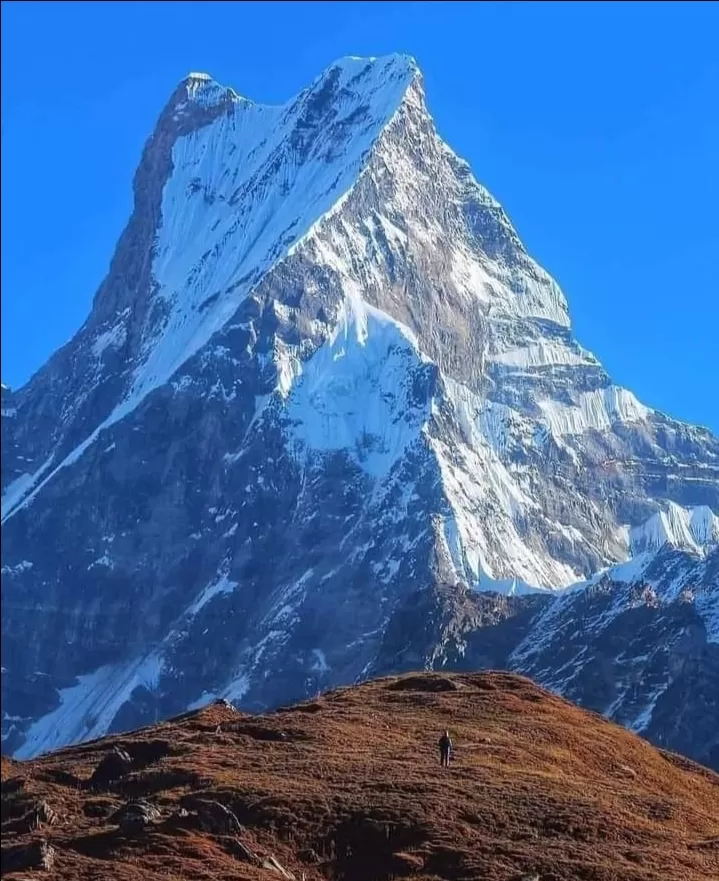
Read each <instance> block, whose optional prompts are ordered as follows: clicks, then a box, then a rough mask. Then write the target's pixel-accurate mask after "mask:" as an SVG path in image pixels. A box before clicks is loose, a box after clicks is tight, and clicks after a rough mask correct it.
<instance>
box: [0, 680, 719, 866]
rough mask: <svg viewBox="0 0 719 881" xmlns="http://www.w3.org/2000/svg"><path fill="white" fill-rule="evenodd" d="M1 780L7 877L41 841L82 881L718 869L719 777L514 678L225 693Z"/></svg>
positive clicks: (10, 771) (40, 849)
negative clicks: (270, 706)
mask: <svg viewBox="0 0 719 881" xmlns="http://www.w3.org/2000/svg"><path fill="white" fill-rule="evenodd" d="M445 728H449V730H450V732H451V734H452V737H453V739H454V743H455V755H454V759H453V763H452V766H451V767H450V769H449V771H446V770H444V769H441V768H440V766H439V759H438V755H437V747H436V742H437V739H438V737H439V735H440V733H441V731H442V730H444V729H445ZM2 778H3V783H2V829H3V876H4V877H5V876H6V875H7V876H8V877H17V878H20V877H26V876H25V875H23V874H22V873H21V872H18V873H14V872H6V866H7V865H10V863H9V862H6V860H7V861H9V860H11V859H15V860H16V859H18V857H17V854H18V853H21V852H22V851H23V848H26V849H27V853H29V854H30V855H31V857H32V856H33V855H34V857H36V858H37V859H38V860H40V861H42V862H44V864H45V865H46V866H47V868H46V869H45V872H44V873H43V877H52V878H56V879H74V881H75V879H77V881H83V879H88V881H89V879H91V878H92V879H95V878H99V877H102V878H103V879H123V881H125V879H127V881H130V879H140V878H142V879H150V881H151V879H177V881H179V879H188V878H192V879H198V881H203V879H207V881H210V879H213V881H216V879H219V878H222V879H228V881H229V879H272V878H275V879H279V878H285V879H296V881H300V879H304V881H314V879H317V881H319V879H343V881H361V879H362V881H367V879H378V881H379V879H387V881H389V879H400V878H405V877H407V878H409V877H411V878H413V879H445V878H446V879H455V881H460V879H470V878H482V879H486V881H500V879H501V881H510V879H513V881H520V879H525V881H528V879H534V881H560V879H561V881H565V879H585V881H586V879H593V881H618V879H622V881H650V879H654V881H658V879H660V878H661V879H662V881H672V879H682V881H684V879H688V878H691V879H697V881H699V879H716V878H717V877H719V776H718V775H716V774H715V773H714V772H712V771H710V770H708V769H705V768H703V767H702V766H700V765H697V764H695V763H693V762H691V761H689V760H688V759H684V758H681V757H679V756H677V755H674V754H671V753H667V752H663V751H661V750H657V749H656V748H654V747H652V746H650V745H649V744H648V743H647V742H645V741H644V740H642V739H641V738H639V737H638V736H636V735H634V734H632V733H631V732H628V731H626V730H624V729H622V728H621V727H619V726H617V725H615V724H614V723H612V722H609V721H608V720H606V719H604V718H603V717H602V716H599V715H598V714H595V713H591V712H588V711H585V710H581V709H579V708H577V707H576V706H574V705H572V704H570V703H569V702H567V701H565V700H564V699H562V698H560V697H557V696H555V695H552V694H550V693H548V692H545V691H543V690H542V689H541V688H539V687H538V686H536V685H534V684H532V683H531V682H530V681H529V680H527V679H525V678H523V677H520V676H515V675H511V674H508V673H499V672H490V673H482V674H469V673H467V674H442V673H426V672H422V673H411V674H407V675H404V676H399V677H389V678H384V679H379V680H375V681H372V682H368V683H364V684H362V685H358V686H352V687H347V688H342V689H339V690H337V691H334V692H331V693H329V694H326V695H324V696H320V697H318V698H317V699H316V700H314V701H310V702H306V703H303V704H299V705H296V706H293V707H287V708H283V709H280V710H277V711H275V712H273V713H269V714H266V715H257V716H255V715H248V714H245V713H242V712H238V711H237V710H235V709H234V708H233V707H232V706H231V705H230V704H228V703H226V702H223V701H217V702H215V703H212V704H210V705H208V706H206V707H204V708H202V709H200V710H194V711H191V712H188V713H185V714H183V715H182V716H178V717H175V718H173V719H170V720H168V721H166V722H162V723H160V724H157V725H154V726H150V727H147V728H143V729H140V730H138V731H135V732H132V733H128V734H123V735H115V736H111V737H107V738H103V739H101V740H96V741H92V742H90V743H85V744H83V745H80V746H75V747H68V748H65V749H62V750H59V751H58V752H55V753H51V754H48V755H46V756H43V757H41V758H38V759H35V760H33V761H29V762H17V761H14V760H11V759H6V758H5V757H3V759H2ZM138 818H139V819H138ZM33 847H34V849H33Z"/></svg>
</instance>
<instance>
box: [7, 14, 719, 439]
mask: <svg viewBox="0 0 719 881" xmlns="http://www.w3.org/2000/svg"><path fill="white" fill-rule="evenodd" d="M717 33H719V4H715V3H704V2H699V3H690V2H679V3H672V2H659V3H652V2H639V3H604V2H598V3H591V2H581V3H565V2H559V3H541V2H530V3H512V2H502V3H463V2H459V3H452V2H446V0H443V2H438V3H432V2H416V3H412V2H399V3H392V2H368V3H351V2H334V3H331V2H317V3H302V2H287V3H279V2H278V3H272V2H266V0H263V2H259V3H224V2H220V3H211V2H204V3H194V2H179V3H173V2H158V3H151V2H136V3H127V2H124V0H122V2H99V3H93V2H78V3H64V2H57V0H52V2H49V3H38V2H27V0H23V2H3V4H2V227H1V228H2V263H1V267H2V377H3V380H4V381H6V382H10V383H11V384H12V385H14V386H18V385H20V384H22V383H23V382H24V381H25V380H26V379H27V378H28V377H29V376H30V375H31V373H32V372H33V371H34V370H36V369H37V368H38V367H39V366H40V365H41V364H42V363H43V362H44V361H45V359H46V358H47V357H48V356H49V354H50V353H51V352H52V351H53V350H54V349H55V348H57V347H58V346H60V345H62V344H63V343H64V342H66V341H67V340H68V339H69V338H70V337H71V336H72V335H73V333H74V332H75V330H76V329H77V328H78V327H79V326H80V324H81V323H82V321H83V320H84V318H85V317H86V315H87V313H88V310H89V308H90V304H91V301H92V298H93V296H94V293H95V291H96V289H97V287H98V285H99V283H100V281H101V280H102V278H103V276H104V274H105V272H106V270H107V267H108V265H109V261H110V257H111V255H112V251H113V248H114V245H115V241H116V239H117V237H118V235H119V233H120V232H121V230H122V228H123V226H124V224H125V222H126V220H127V218H128V216H129V213H130V209H131V180H132V175H133V172H134V170H135V167H136V165H137V162H138V159H139V156H140V152H141V150H142V146H143V144H144V141H145V140H146V138H147V137H148V136H149V134H150V132H151V131H152V128H153V126H154V123H155V120H156V118H157V116H158V114H159V112H160V110H161V109H162V107H163V106H164V104H165V102H166V101H167V99H168V97H169V95H170V93H171V92H172V90H173V88H174V87H175V85H176V84H177V82H178V81H179V80H180V79H181V78H182V77H183V76H184V75H185V74H186V73H188V72H189V71H190V70H205V71H208V72H210V73H212V74H213V76H214V77H215V78H216V79H218V80H219V81H220V82H223V83H225V84H227V85H231V86H233V87H234V88H235V90H236V91H238V92H239V93H240V94H245V95H247V96H248V97H251V98H253V99H255V100H259V101H264V102H281V101H284V100H286V99H287V98H289V97H290V96H291V95H293V94H294V93H296V92H297V91H299V89H301V88H302V87H303V86H305V85H306V84H307V83H308V82H309V81H310V80H311V79H312V78H313V77H314V76H316V75H317V74H318V73H319V72H320V71H321V70H322V69H323V68H324V67H325V66H326V65H327V64H328V63H330V62H331V61H333V60H334V59H335V58H337V57H339V56H341V55H347V54H356V55H363V54H366V55H379V54H383V53H386V52H394V51H400V52H409V53H411V54H413V55H414V56H415V57H416V58H417V60H418V62H419V64H420V67H421V68H422V70H423V72H424V75H425V82H426V89H427V97H428V103H429V107H430V110H431V112H432V114H433V116H434V118H435V121H436V123H437V126H438V128H439V130H440V133H441V134H442V135H443V136H444V137H445V139H446V140H447V141H448V142H449V143H450V144H451V145H452V147H453V148H454V149H455V151H456V152H458V153H459V154H460V155H462V156H464V157H465V158H466V159H468V160H469V162H470V163H471V165H472V167H473V169H474V172H475V175H476V176H477V178H478V179H479V180H480V181H481V182H482V183H484V184H485V185H486V186H487V187H488V188H489V189H490V190H491V192H492V193H493V194H494V195H495V196H496V197H497V198H498V199H499V200H500V201H501V202H502V203H503V205H504V207H505V208H506V210H507V212H508V214H509V216H510V217H511V218H512V220H513V222H514V224H515V225H516V227H517V229H518V231H519V234H520V236H521V237H522V238H523V240H524V242H525V244H526V245H527V247H528V248H529V250H530V252H531V253H532V254H533V255H534V256H535V257H536V258H537V259H538V260H539V262H540V263H541V264H542V265H544V266H545V267H546V268H547V269H548V270H549V271H550V272H551V273H552V274H553V275H554V276H555V277H556V278H557V279H558V281H559V282H560V284H561V285H562V287H563V288H564V290H565V293H566V294H567V297H568V299H569V304H570V309H571V313H572V317H573V321H574V327H575V331H576V334H577V336H578V338H579V340H580V341H581V342H582V343H583V344H584V345H585V346H587V347H588V348H589V349H591V350H592V351H594V352H595V354H597V355H598V356H599V357H600V358H601V359H602V360H603V361H604V363H605V366H606V367H607V369H608V370H609V372H610V373H611V374H612V376H613V377H614V379H615V381H617V382H619V383H621V384H623V385H626V386H628V387H629V388H631V389H632V390H633V391H634V392H635V393H636V394H637V395H638V396H639V397H640V399H641V400H642V401H644V403H646V404H648V405H650V406H654V407H657V408H659V409H661V410H664V411H665V412H668V413H670V414H672V415H674V416H676V417H679V418H681V419H684V420H686V421H696V422H700V423H702V424H704V425H708V426H710V427H711V428H712V429H713V430H714V431H717V432H719V394H717V391H716V386H717V384H718V380H719V367H718V365H719V356H717V354H716V352H717V348H718V347H717V337H718V336H719V298H718V297H717V294H718V289H717V269H716V262H717V256H719V220H718V215H717V207H716V206H717V204H719V112H718V111H717V106H718V104H717V95H719V52H717V48H716V34H717Z"/></svg>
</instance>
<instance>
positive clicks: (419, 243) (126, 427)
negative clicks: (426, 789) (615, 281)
mask: <svg viewBox="0 0 719 881" xmlns="http://www.w3.org/2000/svg"><path fill="white" fill-rule="evenodd" d="M9 394H10V395H11V397H9V398H8V407H7V410H6V404H5V392H3V423H2V431H3V438H2V439H3V444H2V449H3V463H2V486H3V514H2V517H3V520H2V530H3V542H2V565H3V570H2V571H3V580H2V603H3V616H2V628H3V630H2V636H3V638H2V668H3V672H2V697H3V749H4V751H5V752H7V753H11V754H15V755H17V756H19V757H27V756H31V755H35V754H37V753H38V752H39V751H43V750H47V749H50V748H53V747H57V746H60V745H63V744H66V743H71V742H75V741H78V740H81V739H84V738H89V737H96V736H99V735H101V734H104V733H106V732H108V731H118V730H123V729H129V728H132V727H136V726H137V725H140V724H146V723H149V722H153V721H155V720H157V719H160V718H166V717H167V716H170V715H172V714H176V713H178V712H182V711H184V710H186V709H188V708H192V707H195V706H199V705H200V704H201V703H203V702H206V701H207V700H208V699H211V698H214V697H223V698H227V699H229V700H231V701H233V702H236V703H237V704H238V705H239V706H241V707H242V708H244V709H249V710H262V709H265V708H268V707H273V706H277V705H278V704H280V703H285V702H288V701H290V700H295V699H298V698H301V697H303V696H307V695H311V694H314V693H316V692H317V691H318V690H325V689H326V688H328V687H331V686H334V685H339V684H345V683H349V682H353V681H356V680H358V679H361V678H363V677H366V676H368V675H370V673H372V672H377V671H380V670H382V671H386V670H387V669H400V666H397V665H400V664H401V662H402V658H403V657H408V656H410V655H414V656H416V657H417V658H418V659H421V660H422V663H423V664H426V665H428V666H432V665H437V664H442V663H447V664H460V662H462V657H464V659H465V661H467V662H468V661H469V659H470V658H471V659H472V663H474V664H475V665H477V666H479V665H481V664H482V663H484V662H485V661H487V659H489V658H491V657H496V659H497V663H499V662H501V664H502V665H503V666H509V667H510V668H512V669H517V670H522V671H525V672H527V673H528V674H529V675H532V676H534V677H535V678H536V679H537V680H538V681H540V682H543V683H546V684H547V685H550V686H551V687H552V688H557V689H560V690H563V691H565V692H566V693H567V694H570V695H571V696H572V698H573V699H574V700H577V701H579V702H580V703H585V704H587V705H591V706H593V707H595V708H596V709H598V710H601V711H602V712H605V713H608V714H609V715H610V716H612V717H614V718H618V719H621V720H623V721H625V722H627V724H632V725H634V727H636V728H637V730H640V731H642V732H643V733H646V734H647V736H651V737H652V738H653V739H654V740H655V741H656V742H658V743H662V744H665V745H668V746H672V747H673V748H674V747H676V748H682V749H684V750H685V751H686V752H687V753H689V754H690V755H692V756H695V757H697V758H700V759H701V760H703V761H707V760H711V761H714V758H712V757H714V756H716V748H717V737H718V735H717V734H716V733H713V732H716V731H719V708H718V707H717V701H716V695H717V693H718V692H717V689H716V688H715V687H714V686H715V684H716V682H717V679H718V677H719V672H718V671H719V666H718V661H717V646H718V645H719V624H718V620H719V619H718V615H719V611H718V608H717V594H718V593H719V582H718V580H717V551H716V547H717V519H716V515H715V512H717V511H719V441H718V440H717V438H715V437H714V436H713V435H712V434H711V433H710V432H708V431H707V430H705V429H702V428H698V427H693V426H689V425H685V424H683V423H680V422H677V421H675V420H673V419H671V418H669V417H667V416H665V415H663V414H661V413H659V412H657V411H655V410H652V409H651V408H650V407H647V406H645V405H644V404H642V403H640V402H639V401H638V400H637V399H636V397H635V396H634V395H633V394H632V393H631V392H630V391H628V390H626V389H624V388H621V387H619V386H617V385H615V384H614V383H613V382H612V381H611V379H610V377H609V376H608V375H607V373H606V372H605V370H604V369H603V368H602V366H601V363H600V362H599V360H598V359H597V358H596V357H595V356H594V355H592V354H591V353H590V352H588V351H587V350H586V349H584V348H582V346H581V345H580V344H579V343H578V342H577V341H576V340H575V339H574V337H573V335H572V332H571V325H570V319H569V313H568V308H567V303H566V300H565V298H564V295H563V293H562V292H561V290H560V289H559V287H558V285H557V284H556V283H555V282H554V281H553V279H552V278H551V277H550V276H549V275H548V274H547V273H546V272H545V271H544V270H543V269H542V268H541V267H540V266H538V265H537V263H535V261H534V260H533V259H532V258H531V257H530V256H529V255H528V254H527V252H526V250H525V249H524V247H523V245H522V243H521V242H520V240H519V238H518V236H517V234H516V232H515V230H514V229H513V227H512V225H511V223H510V222H509V220H508V218H507V216H506V214H505V212H504V211H503V209H502V208H501V206H500V205H499V204H498V203H497V202H496V201H495V200H494V199H493V198H492V196H490V194H489V193H488V192H487V191H486V189H484V187H482V186H481V185H480V184H479V183H478V182H477V181H476V180H475V178H474V177H473V175H472V173H471V172H470V169H469V167H468V166H467V164H466V163H465V162H464V161H462V160H461V159H459V158H458V157H457V156H456V155H455V154H454V153H453V152H452V150H451V149H450V148H449V147H448V146H447V145H446V144H445V143H444V142H443V141H442V139H441V138H440V137H439V135H438V134H437V132H436V129H435V126H434V123H433V121H432V118H431V116H430V114H429V112H428V110H427V107H426V103H425V96H424V91H423V83H422V76H421V73H420V71H419V70H418V68H417V66H416V64H415V62H414V61H413V59H411V58H408V57H406V56H399V55H395V56H389V57H385V58H376V59H359V58H345V59H342V60H340V61H338V62H337V63H336V64H333V65H332V66H331V67H329V68H328V69H327V70H326V71H325V72H324V73H323V74H322V75H321V76H320V77H319V78H318V79H317V80H315V81H314V82H313V83H312V84H311V85H310V86H309V87H308V88H307V89H305V90H304V91H302V92H301V93H300V94H299V95H298V96H297V97H295V98H293V99H292V100H291V101H289V102H288V103H287V104H285V105H283V106H280V107H267V106H263V105H258V104H255V103H253V102H251V101H249V100H247V99H246V98H243V97H241V96H239V95H237V94H236V93H235V92H234V91H232V90H231V89H227V88H224V87H221V86H220V85H218V84H217V83H216V82H214V80H212V79H211V78H210V77H208V76H207V75H205V74H191V75H190V76H189V77H187V78H186V79H185V80H183V81H182V82H181V83H180V84H179V86H178V87H177V89H176V90H175V92H174V93H173V94H172V96H171V98H170V101H169V103H168V105H167V107H166V108H165V110H164V111H163V112H162V114H161V116H160V119H159V121H158V124H157V127H156V129H155V131H154V133H153V135H152V136H151V138H150V139H149V141H148V142H147V145H146V146H145V149H144V151H143V154H142V158H141V161H140V165H139V168H138V170H137V173H136V175H135V179H134V209H133V213H132V216H131V218H130V220H129V223H128V225H127V228H126V229H125V231H124V232H123V234H122V236H121V238H120V240H119V242H118V245H117V248H116V251H115V254H114V256H113V259H112V262H111V265H110V268H109V271H108V275H107V277H106V278H105V280H104V281H103V283H102V284H101V286H100V288H99V290H98V291H97V294H96V296H95V299H94V302H93V306H92V310H91V313H90V315H89V317H88V319H87V321H86V322H85V324H84V325H83V327H82V328H81V329H80V330H79V331H78V333H77V334H76V336H75V337H74V338H73V339H72V340H71V341H70V342H69V343H68V344H67V345H66V346H64V347H63V348H62V349H60V350H59V351H58V352H57V353H55V355H53V357H52V358H51V359H50V360H49V361H48V363H47V364H46V365H45V366H44V367H43V368H42V369H41V370H40V371H39V372H38V373H37V374H35V375H34V376H33V377H32V379H31V380H30V381H29V382H28V383H27V385H25V386H24V387H23V388H20V389H18V390H16V391H13V392H11V393H9ZM6 412H7V414H8V415H5V414H6ZM616 567H619V568H618V569H617V568H616ZM622 567H623V568H622ZM578 585H579V586H578ZM568 588H572V589H571V590H567V589H568ZM422 609H425V610H427V613H428V614H430V613H431V615H430V617H429V618H427V617H425V616H423V615H422V614H421V610H422ZM493 609H496V611H492V610H493ZM432 610H434V611H432ZM462 610H464V611H462ZM478 610H479V611H478ZM456 614H460V618H461V622H458V621H457V620H456V619H455V615H456ZM462 616H464V617H462ZM401 621H403V622H405V625H403V626H402V627H400V625H399V622H401ZM407 622H411V627H410V628H409V629H407V626H408V625H407ZM442 622H450V623H449V624H448V625H447V626H448V627H449V628H450V630H452V631H453V632H454V631H455V630H457V632H459V631H461V632H462V633H463V634H465V633H467V634H470V635H472V638H471V639H469V636H468V637H467V639H468V644H469V643H471V645H472V647H473V648H472V651H470V650H469V648H468V649H467V651H466V652H465V655H464V656H462V650H461V646H457V648H456V650H454V649H452V650H450V648H448V647H445V644H444V643H443V641H442V640H443V639H444V636H443V634H442V632H441V625H442ZM489 625H491V626H489ZM458 628H459V630H458ZM402 641H404V644H406V651H405V649H404V648H403V644H402ZM485 644H486V645H487V648H486V650H485ZM490 646H491V651H490ZM403 652H404V655H403ZM403 669H404V668H403ZM710 686H711V689H710V690H709V691H707V689H708V688H709V687H710Z"/></svg>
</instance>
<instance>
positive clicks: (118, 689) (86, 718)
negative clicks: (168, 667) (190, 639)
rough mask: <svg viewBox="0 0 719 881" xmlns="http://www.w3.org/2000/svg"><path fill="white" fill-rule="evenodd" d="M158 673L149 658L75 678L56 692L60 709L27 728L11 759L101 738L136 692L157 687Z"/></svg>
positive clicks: (157, 666) (154, 661) (159, 666)
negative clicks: (143, 688)
mask: <svg viewBox="0 0 719 881" xmlns="http://www.w3.org/2000/svg"><path fill="white" fill-rule="evenodd" d="M162 669H163V661H162V659H161V658H160V657H158V656H157V655H154V654H150V655H147V656H145V657H142V658H136V659H135V660H133V661H130V662H129V663H126V664H117V665H111V666H105V667H100V668H99V669H97V670H95V671H94V672H93V673H87V674H83V675H81V676H78V677H77V680H78V681H77V684H76V685H72V686H70V687H69V688H63V689H60V692H59V695H60V706H59V707H57V708H56V709H55V710H53V711H52V712H50V713H47V714H46V715H45V716H42V717H41V718H40V719H38V720H37V721H36V722H35V723H34V724H33V725H31V726H30V728H29V729H28V732H27V735H26V737H25V740H24V742H23V744H22V746H21V747H20V748H19V749H18V750H17V751H16V752H15V757H16V758H18V759H31V758H33V757H34V756H37V755H38V754H39V753H44V752H48V751H50V750H53V749H58V748H59V747H61V746H67V745H69V744H72V743H77V742H79V741H81V740H91V739H92V738H94V737H101V736H102V735H103V734H105V733H106V732H107V731H108V729H109V728H110V725H111V724H112V721H113V719H114V718H115V716H116V715H117V713H118V711H119V710H120V708H121V707H122V705H123V704H124V703H126V701H128V700H129V699H130V697H131V696H132V693H133V691H134V690H135V689H136V688H138V687H140V686H144V687H145V688H147V689H150V690H152V689H154V688H156V687H157V683H158V681H159V678H160V674H161V673H162Z"/></svg>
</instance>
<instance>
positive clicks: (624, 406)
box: [538, 385, 652, 438]
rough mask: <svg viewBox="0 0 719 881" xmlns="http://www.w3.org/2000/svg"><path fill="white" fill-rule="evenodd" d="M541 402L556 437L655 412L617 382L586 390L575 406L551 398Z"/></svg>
mask: <svg viewBox="0 0 719 881" xmlns="http://www.w3.org/2000/svg"><path fill="white" fill-rule="evenodd" d="M538 406H539V408H540V410H541V411H542V415H543V417H544V421H545V423H546V425H547V426H548V428H549V430H550V431H551V433H552V434H553V435H554V437H556V438H561V437H563V436H564V435H577V434H583V433H584V432H586V431H589V430H591V429H593V430H595V431H608V430H609V429H610V428H611V427H612V426H613V425H614V424H615V423H617V422H642V421H644V420H646V419H647V418H648V417H649V415H650V414H651V413H652V411H651V410H650V409H649V408H648V407H645V406H644V404H641V403H640V402H639V401H638V400H637V399H636V398H635V396H634V395H633V394H632V393H631V392H630V391H628V390H627V389H624V388H620V387H619V386H616V385H610V386H608V387H607V388H603V389H596V390H595V391H590V392H583V393H582V394H580V395H579V396H578V401H577V403H576V404H574V405H572V406H567V405H565V404H560V403H559V402H557V401H551V400H544V401H539V402H538Z"/></svg>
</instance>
